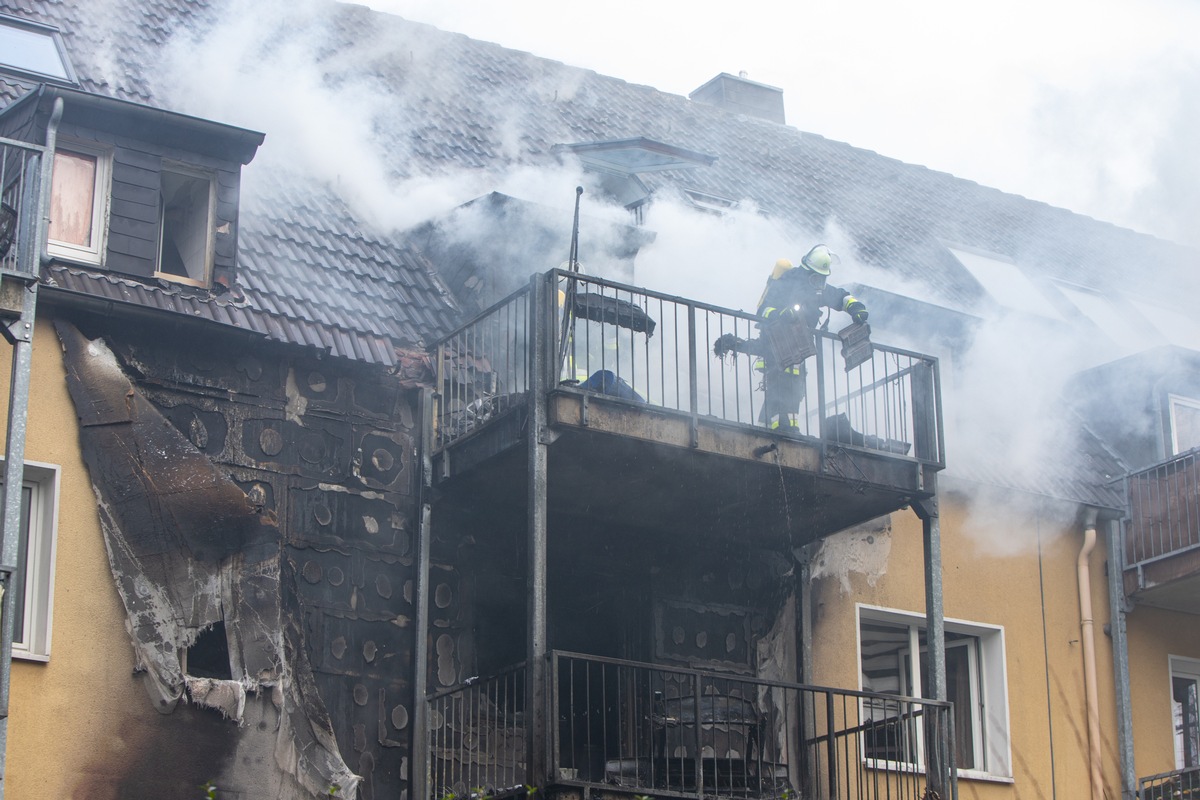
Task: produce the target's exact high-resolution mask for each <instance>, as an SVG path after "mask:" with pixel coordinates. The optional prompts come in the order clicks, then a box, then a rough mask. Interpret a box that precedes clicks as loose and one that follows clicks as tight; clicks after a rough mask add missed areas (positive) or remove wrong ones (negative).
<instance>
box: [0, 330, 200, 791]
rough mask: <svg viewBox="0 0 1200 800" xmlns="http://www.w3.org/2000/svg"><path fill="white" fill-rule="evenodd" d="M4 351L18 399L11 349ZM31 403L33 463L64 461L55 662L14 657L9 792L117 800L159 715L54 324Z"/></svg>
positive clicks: (38, 344) (39, 351)
mask: <svg viewBox="0 0 1200 800" xmlns="http://www.w3.org/2000/svg"><path fill="white" fill-rule="evenodd" d="M0 352H2V353H3V355H2V358H3V364H2V366H0V373H2V374H3V394H2V397H3V404H4V406H5V407H7V402H8V379H9V374H10V372H9V370H10V368H9V358H10V357H11V353H12V350H11V348H9V347H4V348H3V350H2V351H0ZM29 408H30V417H29V425H28V433H27V444H26V451H25V455H26V460H27V461H40V462H46V463H51V464H56V465H58V466H60V467H61V469H62V472H61V482H60V486H59V507H58V542H57V554H56V560H55V562H56V563H55V576H54V580H55V583H54V598H53V606H52V610H53V628H52V639H51V653H50V660H49V661H48V662H46V663H37V662H29V661H14V662H13V667H12V697H11V706H10V713H11V715H10V717H9V727H8V753H7V774H6V775H5V788H6V791H7V796H8V797H13V798H76V797H78V798H83V797H86V798H88V799H89V800H97V799H98V800H104V799H105V798H115V797H118V796H119V795H118V793H117V792H118V789H117V783H118V780H117V776H119V775H121V774H122V772H124V771H125V769H126V768H127V767H128V765H129V764H130V763H131V762H132V761H134V760H136V758H137V756H138V752H139V751H140V750H141V749H142V747H143V745H144V736H145V733H144V732H143V731H144V729H143V728H141V727H140V726H138V725H137V724H136V723H135V722H134V721H135V720H136V719H137V718H139V717H143V716H144V715H145V714H146V713H147V712H148V713H149V714H150V715H151V716H157V714H156V713H155V712H154V711H153V710H152V709H151V708H150V703H149V700H148V697H147V694H146V692H145V691H144V690H143V689H142V687H141V685H140V683H139V681H138V680H137V679H136V678H135V677H134V676H133V668H134V663H133V650H132V648H131V646H130V643H129V636H128V634H127V633H126V630H125V621H124V620H125V615H124V609H123V608H122V606H121V602H120V599H119V598H118V596H117V591H116V588H115V587H114V585H113V578H112V573H111V572H110V571H109V568H108V559H107V556H106V555H105V551H104V541H103V537H102V536H101V533H100V527H99V522H98V519H97V514H96V497H95V495H94V494H93V493H92V487H91V484H90V483H89V481H88V476H87V471H86V470H85V468H84V465H83V462H82V460H81V458H80V455H79V435H78V424H77V418H76V416H75V411H74V407H73V406H72V404H71V399H70V397H69V396H68V394H67V386H66V382H65V372H64V369H63V360H62V353H61V349H60V347H59V345H58V340H57V337H56V336H55V334H54V330H53V327H52V326H51V325H50V323H48V322H46V321H44V320H43V321H39V322H38V323H37V330H36V335H35V338H34V348H33V372H32V388H31V396H30V400H29ZM197 796H199V794H198V795H197Z"/></svg>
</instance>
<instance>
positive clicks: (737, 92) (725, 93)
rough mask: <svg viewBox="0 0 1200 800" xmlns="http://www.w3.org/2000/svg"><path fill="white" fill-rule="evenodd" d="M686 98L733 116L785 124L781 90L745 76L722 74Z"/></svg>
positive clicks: (742, 74)
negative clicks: (723, 110)
mask: <svg viewBox="0 0 1200 800" xmlns="http://www.w3.org/2000/svg"><path fill="white" fill-rule="evenodd" d="M688 97H689V98H691V99H692V100H695V101H696V102H697V103H707V104H708V105H710V106H717V107H718V108H723V109H725V110H726V111H732V112H733V113H735V114H745V115H747V116H750V117H758V118H760V119H765V120H770V121H771V122H778V123H779V124H780V125H782V124H784V119H783V89H779V88H776V87H774V86H767V85H766V84H765V83H758V82H756V81H752V80H748V79H747V78H746V73H744V72H743V73H741V74H740V75H730V74H729V73H728V72H722V73H721V74H720V75H718V76H717V77H715V78H713V79H712V80H711V81H709V82H708V83H706V84H704V85H703V86H701V87H700V88H699V89H697V90H696V91H694V92H692V93H691V94H689V95H688Z"/></svg>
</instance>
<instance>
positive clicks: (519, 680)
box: [428, 665, 527, 800]
mask: <svg viewBox="0 0 1200 800" xmlns="http://www.w3.org/2000/svg"><path fill="white" fill-rule="evenodd" d="M525 714H526V707H525V667H524V665H518V666H516V667H511V668H509V669H507V670H504V671H502V672H500V673H499V674H497V675H494V676H492V677H490V678H481V679H474V680H471V681H468V682H467V683H465V684H463V685H461V686H457V687H455V688H453V689H448V690H446V691H443V692H438V693H437V694H435V695H433V696H432V697H430V698H429V717H428V719H429V731H428V735H429V740H428V741H429V776H428V779H429V787H430V798H431V799H432V800H446V799H447V798H461V799H462V800H467V798H471V797H475V798H481V797H495V796H496V795H499V794H504V793H506V792H509V791H513V790H516V789H518V788H520V787H523V786H524V785H525V783H526V781H527V762H526V760H525V746H526V744H525Z"/></svg>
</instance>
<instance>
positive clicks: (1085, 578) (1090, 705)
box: [1075, 508, 1104, 800]
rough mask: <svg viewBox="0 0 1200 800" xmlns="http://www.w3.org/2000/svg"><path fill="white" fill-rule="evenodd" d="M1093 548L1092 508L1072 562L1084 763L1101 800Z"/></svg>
mask: <svg viewBox="0 0 1200 800" xmlns="http://www.w3.org/2000/svg"><path fill="white" fill-rule="evenodd" d="M1095 548H1096V509H1094V508H1089V509H1088V510H1087V512H1086V513H1085V515H1084V523H1083V547H1082V548H1081V549H1080V550H1079V557H1078V558H1077V559H1076V561H1075V569H1076V572H1077V574H1078V577H1079V634H1080V636H1079V638H1080V641H1081V642H1083V683H1084V690H1085V693H1086V700H1087V729H1088V764H1089V766H1090V772H1091V784H1092V800H1104V776H1103V773H1102V771H1101V769H1102V764H1103V762H1102V760H1101V755H1100V695H1099V691H1098V690H1097V688H1096V631H1095V627H1096V625H1095V618H1094V615H1093V613H1092V580H1091V568H1090V566H1089V565H1088V559H1089V558H1090V557H1091V555H1092V551H1093V550H1094V549H1095Z"/></svg>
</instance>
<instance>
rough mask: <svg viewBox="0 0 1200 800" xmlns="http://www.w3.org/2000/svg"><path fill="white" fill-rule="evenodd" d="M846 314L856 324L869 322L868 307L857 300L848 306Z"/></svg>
mask: <svg viewBox="0 0 1200 800" xmlns="http://www.w3.org/2000/svg"><path fill="white" fill-rule="evenodd" d="M846 313H847V314H849V315H850V319H852V320H854V321H855V322H866V321H867V307H866V306H865V305H863V304H862V303H860V302H859V301H858V300H855V301H854V302H853V303H851V304H850V305H848V306H846Z"/></svg>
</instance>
